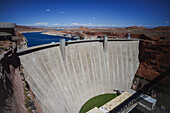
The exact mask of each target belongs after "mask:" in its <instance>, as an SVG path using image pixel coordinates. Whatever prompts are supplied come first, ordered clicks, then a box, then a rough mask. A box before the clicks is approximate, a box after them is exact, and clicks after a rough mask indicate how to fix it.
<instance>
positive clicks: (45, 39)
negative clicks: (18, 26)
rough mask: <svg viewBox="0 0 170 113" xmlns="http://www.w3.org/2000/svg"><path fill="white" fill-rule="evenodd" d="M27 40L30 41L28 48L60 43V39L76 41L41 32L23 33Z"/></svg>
mask: <svg viewBox="0 0 170 113" xmlns="http://www.w3.org/2000/svg"><path fill="white" fill-rule="evenodd" d="M22 34H23V35H24V36H25V38H26V39H27V40H28V43H27V45H28V47H32V46H37V45H42V44H49V43H52V42H59V41H60V39H65V40H66V41H68V40H74V39H70V38H66V37H61V36H52V35H46V34H41V32H34V33H22Z"/></svg>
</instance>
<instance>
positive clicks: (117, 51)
mask: <svg viewBox="0 0 170 113" xmlns="http://www.w3.org/2000/svg"><path fill="white" fill-rule="evenodd" d="M43 46H44V45H43ZM138 46H139V40H124V41H120V40H117V41H115V40H112V41H108V42H107V46H106V51H104V50H103V42H100V41H95V42H94V41H90V42H88V43H86V42H83V43H72V44H67V46H66V47H65V52H66V54H65V58H63V57H62V54H61V51H60V47H59V46H54V47H50V48H44V49H42V50H39V51H34V52H30V53H29V52H28V53H27V54H23V55H21V56H20V60H21V64H22V65H23V67H24V69H23V72H24V76H25V79H26V81H27V82H28V84H29V86H30V87H31V89H32V91H33V93H34V95H35V97H36V99H37V101H38V103H39V104H40V106H41V107H42V109H43V111H44V113H55V112H57V113H78V112H79V110H80V109H81V107H82V105H83V104H84V103H85V102H86V101H87V100H89V99H90V98H92V97H94V96H97V95H100V94H105V93H113V90H114V89H117V90H126V91H130V90H131V89H130V88H131V85H132V81H133V78H134V76H135V73H136V71H137V69H138V66H139V61H138V54H139V47H138ZM35 48H36V47H34V49H35ZM37 48H38V47H37ZM26 51H27V50H25V52H26Z"/></svg>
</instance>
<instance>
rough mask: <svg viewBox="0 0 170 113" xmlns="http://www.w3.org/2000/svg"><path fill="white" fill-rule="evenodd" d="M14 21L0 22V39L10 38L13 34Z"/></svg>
mask: <svg viewBox="0 0 170 113" xmlns="http://www.w3.org/2000/svg"><path fill="white" fill-rule="evenodd" d="M15 28H16V24H15V23H0V40H1V41H2V40H12V36H15Z"/></svg>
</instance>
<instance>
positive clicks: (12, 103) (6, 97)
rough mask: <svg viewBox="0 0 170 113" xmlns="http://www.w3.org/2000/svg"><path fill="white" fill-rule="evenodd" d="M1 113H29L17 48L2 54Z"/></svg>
mask: <svg viewBox="0 0 170 113" xmlns="http://www.w3.org/2000/svg"><path fill="white" fill-rule="evenodd" d="M0 99H1V100H0V113H27V110H26V108H25V106H24V104H25V101H24V89H23V82H22V77H21V76H20V60H19V58H18V55H17V53H16V47H15V48H13V49H10V50H9V51H4V52H3V53H1V59H0Z"/></svg>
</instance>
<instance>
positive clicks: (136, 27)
mask: <svg viewBox="0 0 170 113" xmlns="http://www.w3.org/2000/svg"><path fill="white" fill-rule="evenodd" d="M126 29H146V27H143V26H141V27H138V26H131V27H127V28H126Z"/></svg>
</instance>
